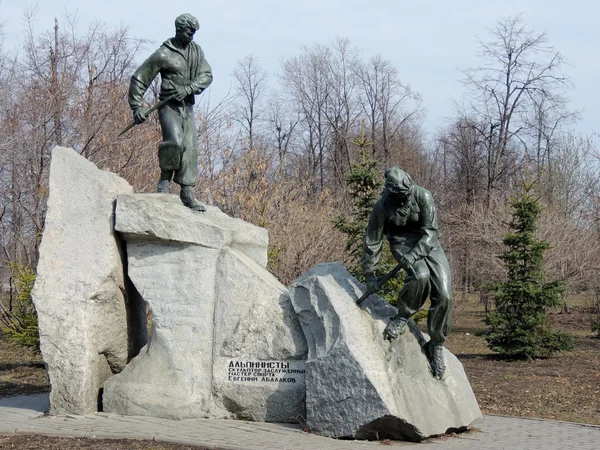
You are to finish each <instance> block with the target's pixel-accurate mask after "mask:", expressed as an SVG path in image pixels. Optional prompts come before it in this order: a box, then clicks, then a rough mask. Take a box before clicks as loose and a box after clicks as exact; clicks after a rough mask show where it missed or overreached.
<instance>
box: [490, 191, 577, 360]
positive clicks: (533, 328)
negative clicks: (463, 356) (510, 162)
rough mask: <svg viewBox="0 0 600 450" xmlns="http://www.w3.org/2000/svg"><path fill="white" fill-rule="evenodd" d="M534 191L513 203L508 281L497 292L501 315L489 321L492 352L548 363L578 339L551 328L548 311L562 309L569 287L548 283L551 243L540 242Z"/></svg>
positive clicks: (497, 312) (506, 241)
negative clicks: (547, 258)
mask: <svg viewBox="0 0 600 450" xmlns="http://www.w3.org/2000/svg"><path fill="white" fill-rule="evenodd" d="M530 189H531V186H529V187H526V192H525V194H524V195H523V196H521V197H520V198H517V199H516V200H514V201H513V202H512V207H513V209H514V212H513V217H512V220H511V222H510V228H511V232H510V233H508V234H507V235H506V236H505V237H504V241H503V242H504V245H505V246H506V247H507V250H506V252H505V253H504V254H503V255H502V259H503V260H504V263H505V264H506V267H507V269H508V279H507V280H506V281H505V282H502V283H497V284H495V285H493V286H492V288H493V290H494V291H495V304H496V309H495V310H494V311H492V312H490V313H488V314H487V316H486V318H485V323H486V324H487V325H488V326H489V329H488V330H487V332H486V336H485V339H486V341H487V343H488V346H489V347H490V349H491V350H493V351H494V352H497V353H500V354H502V355H504V356H506V357H509V358H543V357H548V356H550V355H551V354H553V353H555V352H557V351H561V350H569V349H571V348H572V347H573V337H572V336H571V335H568V334H566V333H562V332H559V331H555V330H553V329H552V328H551V327H550V325H549V322H548V315H547V309H548V308H550V307H553V306H557V305H559V304H560V302H561V294H562V292H563V290H564V286H563V283H562V282H561V281H559V280H555V281H551V282H544V274H543V270H542V266H543V258H544V251H545V250H546V249H548V243H547V242H545V241H540V240H537V239H536V238H535V231H536V225H537V219H538V217H539V214H540V205H539V203H538V201H537V200H536V199H534V198H533V197H532V196H531V195H530V193H529V191H530Z"/></svg>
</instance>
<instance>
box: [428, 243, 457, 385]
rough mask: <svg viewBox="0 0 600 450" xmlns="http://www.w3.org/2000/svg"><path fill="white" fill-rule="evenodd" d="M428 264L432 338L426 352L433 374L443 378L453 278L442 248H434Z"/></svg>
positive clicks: (429, 323)
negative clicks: (444, 351) (444, 349)
mask: <svg viewBox="0 0 600 450" xmlns="http://www.w3.org/2000/svg"><path fill="white" fill-rule="evenodd" d="M428 265H429V270H430V273H431V276H430V284H431V295H430V300H431V307H430V308H429V314H428V316H427V330H428V331H429V335H430V337H431V340H430V341H429V342H428V343H427V347H426V353H427V356H428V359H429V363H430V365H431V371H432V373H433V376H434V377H435V378H438V379H441V378H442V376H443V375H444V372H445V370H446V365H445V364H444V354H443V346H444V342H445V341H446V339H447V337H448V333H449V331H450V323H451V321H452V278H451V274H450V265H449V264H448V260H447V259H446V255H445V254H444V252H443V251H442V250H441V249H439V250H434V253H433V254H432V255H430V258H429V259H428Z"/></svg>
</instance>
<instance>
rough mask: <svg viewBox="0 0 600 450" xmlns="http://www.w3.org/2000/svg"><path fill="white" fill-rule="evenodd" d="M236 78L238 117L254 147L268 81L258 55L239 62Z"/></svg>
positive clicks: (234, 75) (251, 146)
mask: <svg viewBox="0 0 600 450" xmlns="http://www.w3.org/2000/svg"><path fill="white" fill-rule="evenodd" d="M233 77H234V78H235V80H236V93H237V97H238V98H237V107H238V114H237V116H238V119H237V120H239V122H240V123H241V124H242V127H243V128H244V129H245V130H246V133H247V135H248V147H249V149H250V150H253V149H254V139H255V128H256V122H257V121H258V120H260V119H261V113H262V104H261V101H262V99H263V97H264V94H265V90H266V83H267V78H268V76H267V72H266V71H264V70H263V69H262V68H261V67H260V65H259V63H258V59H257V58H256V56H253V55H249V56H246V57H245V58H244V59H242V60H240V61H238V62H237V64H236V66H235V69H234V71H233Z"/></svg>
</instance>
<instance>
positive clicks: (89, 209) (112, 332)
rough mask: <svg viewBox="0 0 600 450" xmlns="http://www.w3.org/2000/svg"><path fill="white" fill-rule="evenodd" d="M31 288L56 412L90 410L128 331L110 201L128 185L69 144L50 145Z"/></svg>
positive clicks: (118, 364)
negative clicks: (46, 189) (45, 206)
mask: <svg viewBox="0 0 600 450" xmlns="http://www.w3.org/2000/svg"><path fill="white" fill-rule="evenodd" d="M49 192H50V194H49V198H48V209H47V214H46V220H45V229H44V234H43V237H42V242H41V244H40V252H39V262H38V266H37V278H36V282H35V286H34V288H33V292H32V298H33V302H34V304H35V307H36V310H37V314H38V323H39V331H40V342H41V350H42V356H43V358H44V362H45V363H46V365H47V368H48V375H49V378H50V383H51V385H52V392H51V395H50V404H51V407H52V411H53V412H55V413H89V412H94V411H97V406H98V395H99V391H100V389H101V388H102V386H103V384H104V382H105V381H106V380H107V379H108V378H109V377H110V376H111V375H112V374H113V373H116V372H119V371H120V370H121V369H123V367H124V366H125V364H126V362H127V358H128V332H127V314H126V304H125V303H126V300H125V296H124V273H123V265H122V257H121V253H120V248H119V245H118V242H117V240H116V239H115V236H114V231H113V220H114V216H113V206H114V205H113V204H114V201H115V198H116V197H117V195H119V194H124V193H130V192H132V188H131V186H129V184H128V183H127V182H126V181H125V180H124V179H122V178H119V177H118V176H117V175H115V174H114V173H110V172H106V171H103V170H99V169H98V168H97V167H96V166H95V165H94V164H92V163H91V162H90V161H88V160H86V159H85V158H83V157H82V156H80V155H78V154H77V153H76V152H75V151H74V150H72V149H69V148H64V147H55V148H54V150H53V151H52V161H51V164H50V181H49Z"/></svg>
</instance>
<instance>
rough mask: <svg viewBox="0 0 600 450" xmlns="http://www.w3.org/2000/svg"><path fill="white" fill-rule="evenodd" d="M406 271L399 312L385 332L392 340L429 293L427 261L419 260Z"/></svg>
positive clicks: (400, 295)
mask: <svg viewBox="0 0 600 450" xmlns="http://www.w3.org/2000/svg"><path fill="white" fill-rule="evenodd" d="M406 272H407V274H408V277H407V278H406V280H405V282H404V286H403V287H402V290H401V291H400V294H399V295H398V314H397V315H396V317H394V318H393V319H392V320H391V321H390V323H389V324H388V325H387V327H386V329H385V331H384V332H383V335H384V337H385V338H386V339H388V340H390V341H391V340H393V339H396V338H397V337H398V336H399V335H400V334H402V332H403V331H404V330H405V327H406V324H407V323H408V319H409V318H410V317H411V316H412V315H413V314H414V313H416V312H417V311H418V310H419V309H420V308H421V306H423V303H425V300H426V299H427V296H428V294H429V268H428V267H427V264H426V263H425V261H417V262H416V263H415V264H414V265H413V266H412V267H410V268H408V269H407V271H406Z"/></svg>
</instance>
